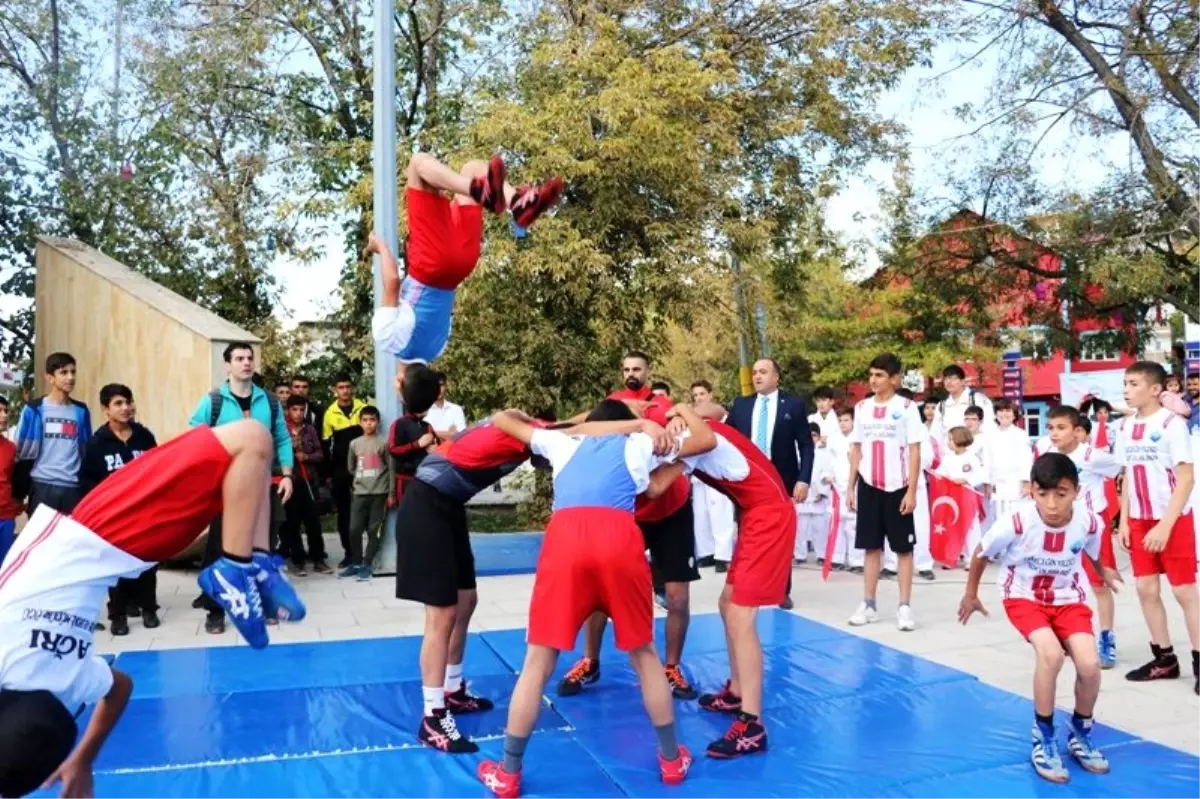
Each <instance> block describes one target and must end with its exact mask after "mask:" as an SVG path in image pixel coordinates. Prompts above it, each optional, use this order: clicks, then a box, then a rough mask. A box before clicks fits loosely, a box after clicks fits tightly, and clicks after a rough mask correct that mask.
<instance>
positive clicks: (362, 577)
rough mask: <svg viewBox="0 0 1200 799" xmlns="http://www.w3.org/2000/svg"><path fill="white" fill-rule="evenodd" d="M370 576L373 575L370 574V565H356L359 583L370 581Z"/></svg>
mask: <svg viewBox="0 0 1200 799" xmlns="http://www.w3.org/2000/svg"><path fill="white" fill-rule="evenodd" d="M372 576H373V575H372V573H371V567H370V566H359V567H358V581H359V582H360V583H368V582H370V581H371V577H372Z"/></svg>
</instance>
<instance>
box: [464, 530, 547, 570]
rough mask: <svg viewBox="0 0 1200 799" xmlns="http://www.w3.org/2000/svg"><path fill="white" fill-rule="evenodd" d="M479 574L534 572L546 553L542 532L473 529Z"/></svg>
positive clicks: (473, 550)
mask: <svg viewBox="0 0 1200 799" xmlns="http://www.w3.org/2000/svg"><path fill="white" fill-rule="evenodd" d="M471 551H472V552H473V553H474V554H475V574H477V575H478V576H480V577H495V576H498V575H502V574H533V573H534V572H535V571H537V561H538V555H540V554H541V553H542V534H541V533H471Z"/></svg>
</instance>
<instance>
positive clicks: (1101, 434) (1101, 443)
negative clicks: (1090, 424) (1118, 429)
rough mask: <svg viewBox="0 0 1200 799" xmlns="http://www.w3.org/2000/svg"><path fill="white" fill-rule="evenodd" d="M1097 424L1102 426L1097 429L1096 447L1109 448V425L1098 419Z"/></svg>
mask: <svg viewBox="0 0 1200 799" xmlns="http://www.w3.org/2000/svg"><path fill="white" fill-rule="evenodd" d="M1096 426H1097V427H1099V428H1100V429H1098V430H1097V431H1096V447H1097V448H1098V449H1105V450H1106V449H1108V425H1107V424H1106V423H1105V422H1102V421H1100V420H1099V419H1097V420H1096Z"/></svg>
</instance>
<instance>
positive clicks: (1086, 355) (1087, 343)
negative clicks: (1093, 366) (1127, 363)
mask: <svg viewBox="0 0 1200 799" xmlns="http://www.w3.org/2000/svg"><path fill="white" fill-rule="evenodd" d="M1120 358H1121V351H1120V349H1119V348H1118V347H1117V342H1116V339H1115V337H1114V336H1113V335H1112V334H1110V333H1106V332H1101V331H1094V332H1091V333H1081V334H1080V335H1079V360H1080V361H1092V362H1096V361H1116V360H1120Z"/></svg>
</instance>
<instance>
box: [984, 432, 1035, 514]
mask: <svg viewBox="0 0 1200 799" xmlns="http://www.w3.org/2000/svg"><path fill="white" fill-rule="evenodd" d="M983 464H984V466H986V467H987V471H988V478H989V479H990V480H991V485H992V512H991V513H990V514H989V516H988V518H989V519H991V520H995V519H998V518H1001V517H1009V516H1012V515H1013V514H1014V513H1016V512H1017V507H1018V506H1019V505H1020V504H1021V503H1022V502H1023V501H1025V500H1026V499H1027V498H1028V497H1027V496H1026V494H1025V491H1024V490H1022V488H1021V484H1022V483H1028V482H1029V472H1030V470H1031V469H1032V468H1033V447H1032V445H1031V444H1030V443H1029V434H1028V433H1026V432H1025V431H1024V430H1022V429H1021V428H1019V427H1017V426H1016V425H1009V426H1008V427H1006V428H1004V429H1003V430H1002V429H1000V428H999V427H997V428H996V429H995V430H993V431H992V432H991V433H989V434H988V436H987V439H986V445H985V447H984V458H983Z"/></svg>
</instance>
